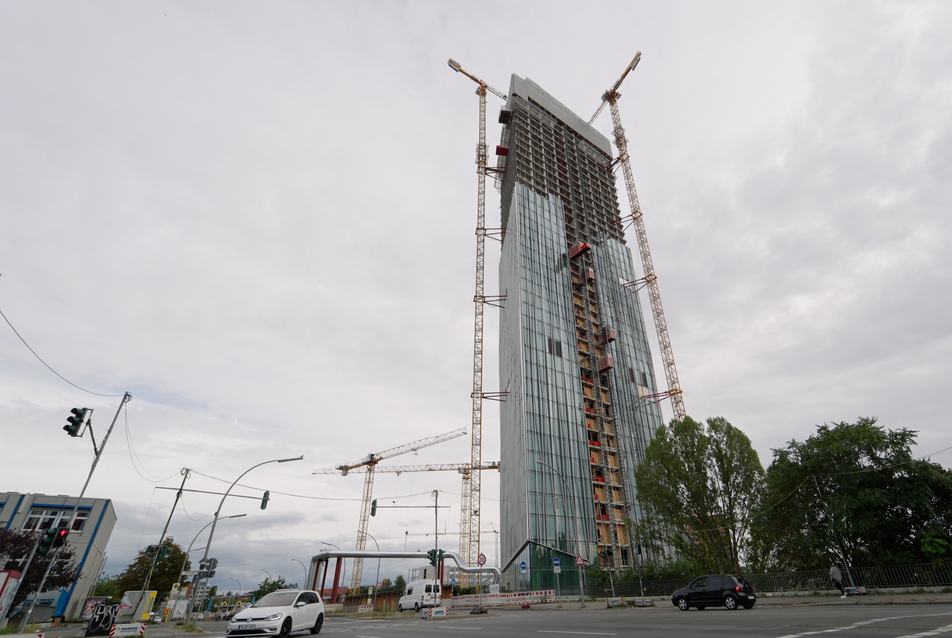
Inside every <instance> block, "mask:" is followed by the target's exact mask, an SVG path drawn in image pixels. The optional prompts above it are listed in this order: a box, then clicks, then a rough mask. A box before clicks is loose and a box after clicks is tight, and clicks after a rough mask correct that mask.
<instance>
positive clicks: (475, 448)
mask: <svg viewBox="0 0 952 638" xmlns="http://www.w3.org/2000/svg"><path fill="white" fill-rule="evenodd" d="M447 64H449V67H450V68H451V69H453V70H454V71H456V72H457V73H462V74H463V75H465V76H466V77H468V78H469V79H470V80H472V81H473V82H475V83H476V84H477V85H478V88H477V89H476V95H478V96H479V145H478V146H477V147H476V175H477V180H478V181H477V190H478V196H477V204H476V295H475V296H474V297H473V301H474V302H475V304H476V321H475V324H476V325H475V330H474V335H473V393H472V395H471V396H472V400H473V423H472V446H471V455H470V467H471V468H473V471H472V472H469V473H464V474H463V486H462V490H461V493H462V499H461V501H462V502H461V503H460V524H459V553H460V555H461V556H462V557H463V560H464V561H465V562H466V564H467V565H474V564H475V563H476V559H477V557H478V556H479V511H480V500H481V494H480V490H481V481H480V475H479V473H480V468H481V467H482V427H483V399H496V400H498V399H500V398H501V396H502V395H501V394H499V393H486V392H483V309H484V306H485V305H486V304H487V303H488V304H491V305H497V304H498V302H499V301H500V298H498V297H494V298H490V297H487V296H486V294H485V287H484V279H485V266H486V235H487V231H486V175H487V174H488V173H489V170H490V169H489V167H488V166H487V159H486V158H487V153H486V92H487V91H488V92H490V93H492V94H493V95H497V96H499V97H500V98H502V99H503V100H506V99H508V98H507V97H506V95H505V94H503V93H502V92H500V91H497V90H496V89H494V88H493V87H491V86H489V85H488V84H486V82H485V81H483V80H482V79H480V78H478V77H476V76H475V75H473V74H472V73H470V72H468V71H466V70H464V69H463V67H462V66H460V64H459V62H456V61H455V60H452V59H450V60H449V61H448V62H447ZM463 579H464V581H465V582H466V584H468V583H469V580H470V575H469V574H466V575H464V576H463Z"/></svg>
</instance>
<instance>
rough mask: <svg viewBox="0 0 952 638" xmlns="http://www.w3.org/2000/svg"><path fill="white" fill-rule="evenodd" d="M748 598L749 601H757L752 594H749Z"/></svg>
mask: <svg viewBox="0 0 952 638" xmlns="http://www.w3.org/2000/svg"><path fill="white" fill-rule="evenodd" d="M748 598H750V599H751V600H757V597H756V596H754V595H753V594H751V595H750V596H748Z"/></svg>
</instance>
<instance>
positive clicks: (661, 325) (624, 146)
mask: <svg viewBox="0 0 952 638" xmlns="http://www.w3.org/2000/svg"><path fill="white" fill-rule="evenodd" d="M640 61H641V51H639V52H638V53H636V54H635V57H634V58H633V59H632V61H631V63H630V64H629V65H628V67H627V68H626V69H625V72H624V73H622V74H621V77H620V78H618V81H617V82H615V84H614V85H613V86H612V88H610V89H608V90H607V91H605V93H604V95H602V103H601V104H600V105H599V107H598V110H596V111H595V115H593V116H592V119H590V120H589V121H588V123H589V124H591V123H592V122H594V121H595V118H596V117H598V114H599V113H601V112H602V109H603V108H605V105H606V104H608V106H609V108H610V109H611V113H612V125H613V131H612V132H613V134H614V136H615V147H616V148H617V149H618V157H616V158H615V159H614V160H613V162H612V164H613V165H617V164H621V169H622V173H623V174H624V176H625V187H626V188H627V189H628V203H629V204H630V205H631V215H630V216H629V217H627V218H626V219H628V220H629V221H630V223H631V224H633V225H634V227H635V234H636V235H637V237H638V249H639V251H640V252H641V264H642V267H643V268H644V271H645V276H644V279H643V280H639V281H638V282H632V283H633V284H638V283H641V284H644V285H645V286H647V288H648V299H649V300H650V301H651V313H652V315H653V317H654V324H655V330H656V331H657V332H658V346H659V348H660V350H661V361H662V365H663V366H664V376H665V379H666V380H667V383H668V390H667V392H665V393H661V396H665V395H667V396H669V397H670V398H671V409H672V410H673V412H674V416H675V418H678V419H681V418H684V416H685V411H684V399H683V398H682V396H681V382H680V381H679V380H678V369H677V366H675V364H674V349H673V348H672V347H671V337H670V336H669V335H668V324H667V322H666V321H665V318H664V307H663V306H662V305H661V290H660V289H659V288H658V276H657V275H656V274H655V270H654V263H653V262H652V260H651V250H650V249H649V248H648V235H647V233H646V232H645V222H644V219H643V218H642V213H641V203H640V202H639V201H638V191H636V190H635V178H634V177H633V176H632V172H631V162H630V161H629V156H628V140H627V138H626V137H625V129H624V128H623V127H622V125H621V115H620V114H619V113H618V98H620V97H621V94H620V93H619V92H618V88H619V87H620V86H621V83H622V82H624V80H625V78H626V77H627V76H628V73H629V72H631V71H634V70H635V67H636V66H638V62H640Z"/></svg>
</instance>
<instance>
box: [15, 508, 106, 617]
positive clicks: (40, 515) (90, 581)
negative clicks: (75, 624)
mask: <svg viewBox="0 0 952 638" xmlns="http://www.w3.org/2000/svg"><path fill="white" fill-rule="evenodd" d="M76 501H77V499H76V497H75V496H49V495H46V494H20V493H18V492H0V528H4V529H9V530H12V531H17V532H19V531H24V530H25V531H37V530H47V529H52V528H56V527H59V526H60V524H63V525H65V524H66V523H68V522H69V520H70V517H71V516H72V515H73V510H74V509H75V510H76V518H75V519H74V520H73V524H72V527H71V528H70V532H69V536H67V539H66V543H67V546H68V547H69V549H71V550H72V551H73V555H74V556H75V559H76V563H77V566H78V568H79V577H78V578H77V579H76V580H75V581H74V582H73V584H72V586H70V587H66V588H63V589H57V590H52V591H45V592H40V594H38V595H37V597H36V609H35V610H34V612H33V617H34V618H36V619H40V620H42V619H43V618H46V617H47V616H50V617H51V616H65V617H66V618H67V619H72V618H78V617H79V616H80V615H81V614H82V612H83V602H84V601H85V600H86V597H87V596H88V595H89V592H90V591H91V590H92V588H93V587H94V586H95V585H96V580H97V579H98V577H99V573H100V571H101V570H102V567H103V562H104V560H105V556H106V544H107V543H108V542H109V537H110V536H111V535H112V530H113V528H114V527H115V526H116V512H115V510H114V509H113V507H112V501H111V500H109V499H102V498H84V499H82V501H80V502H79V503H78V507H77V502H76ZM23 559H24V560H25V559H26V557H25V556H24V557H23ZM31 569H36V567H31ZM28 600H29V599H28Z"/></svg>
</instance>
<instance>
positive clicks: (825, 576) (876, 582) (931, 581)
mask: <svg viewBox="0 0 952 638" xmlns="http://www.w3.org/2000/svg"><path fill="white" fill-rule="evenodd" d="M850 573H851V575H852V577H853V582H852V583H851V582H850V579H849V576H847V574H846V572H845V570H844V573H843V580H844V581H845V582H844V584H845V585H846V586H847V587H849V586H852V585H855V586H856V587H865V588H866V590H867V591H868V592H870V593H875V591H876V590H883V589H888V590H891V589H918V588H925V587H929V588H933V587H939V588H942V587H952V563H948V562H947V563H937V564H931V563H926V564H922V565H892V566H889V567H854V568H851V570H850ZM699 575H700V574H699ZM744 577H745V578H746V579H747V580H748V581H750V584H751V585H753V587H754V591H757V592H773V593H784V592H814V591H830V590H833V589H835V587H834V586H833V583H832V582H831V581H830V575H829V572H828V571H826V570H814V571H806V572H782V573H777V574H744ZM691 580H693V579H691V578H675V579H670V580H646V581H644V583H643V585H644V592H643V593H642V589H641V585H640V584H639V583H638V582H637V581H636V582H631V583H615V595H616V596H626V597H628V596H631V597H638V596H642V595H644V596H670V595H671V594H672V592H674V591H675V590H677V589H681V588H682V587H686V586H687V585H688V584H689V583H690V582H691ZM586 594H590V595H592V596H599V597H601V596H611V595H612V587H611V585H610V584H608V583H606V584H605V585H599V586H590V587H587V588H586Z"/></svg>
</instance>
